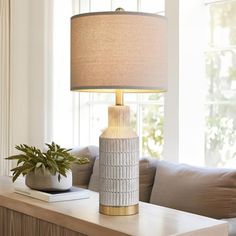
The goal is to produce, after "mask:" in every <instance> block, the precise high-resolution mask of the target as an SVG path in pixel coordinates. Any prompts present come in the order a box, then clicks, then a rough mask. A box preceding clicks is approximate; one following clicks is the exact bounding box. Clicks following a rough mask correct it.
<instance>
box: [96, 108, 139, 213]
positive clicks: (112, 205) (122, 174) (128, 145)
mask: <svg viewBox="0 0 236 236" xmlns="http://www.w3.org/2000/svg"><path fill="white" fill-rule="evenodd" d="M108 117H109V121H108V128H107V129H106V130H105V131H104V132H103V134H102V135H101V136H100V139H99V152H100V153H99V156H100V159H99V165H100V166H99V169H100V186H99V188H100V194H99V199H100V213H102V214H106V215H133V214H137V213H138V202H139V140H138V136H137V134H136V133H135V132H134V131H133V130H132V128H131V127H130V109H129V107H128V106H111V107H109V110H108Z"/></svg>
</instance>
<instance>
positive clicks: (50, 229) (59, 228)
mask: <svg viewBox="0 0 236 236" xmlns="http://www.w3.org/2000/svg"><path fill="white" fill-rule="evenodd" d="M139 205H140V213H139V214H138V215H133V216H115V217H114V216H106V215H102V214H99V196H98V193H95V192H90V198H89V199H83V200H76V201H65V202H56V203H47V202H43V201H40V200H37V199H33V198H30V197H27V196H23V195H20V194H16V193H14V192H13V184H12V183H11V179H10V178H8V177H0V207H1V210H0V236H12V235H17V236H25V235H24V234H23V233H25V232H29V233H28V234H27V236H31V232H32V236H34V235H36V236H37V235H39V236H41V235H44V236H47V235H53V236H54V235H55V236H57V235H59V236H63V235H67V234H68V235H72V236H74V235H91V236H93V235H94V236H100V235H101V236H124V235H137V236H167V235H181V236H183V235H184V236H226V235H228V228H227V223H226V222H224V221H220V220H215V219H211V218H207V217H203V216H199V215H195V214H190V213H186V212H183V211H177V210H174V209H170V208H165V207H160V206H157V205H152V204H149V203H143V202H139ZM8 222H11V223H10V225H9V223H8ZM27 230H28V231H27ZM34 230H36V231H37V232H39V234H34ZM19 232H23V233H22V235H20V234H19ZM58 232H60V234H58ZM40 233H41V234H40ZM78 233H79V234H78Z"/></svg>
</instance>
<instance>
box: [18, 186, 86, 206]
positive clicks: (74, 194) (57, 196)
mask: <svg viewBox="0 0 236 236" xmlns="http://www.w3.org/2000/svg"><path fill="white" fill-rule="evenodd" d="M14 191H15V192H16V193H19V194H23V195H26V196H29V197H32V198H36V199H39V200H42V201H46V202H60V201H69V200H78V199H85V198H89V190H87V189H83V188H79V187H75V186H73V187H71V188H70V189H69V190H67V191H63V192H44V191H39V190H34V189H30V188H28V187H27V186H26V185H25V184H24V183H23V182H18V183H16V184H15V185H14Z"/></svg>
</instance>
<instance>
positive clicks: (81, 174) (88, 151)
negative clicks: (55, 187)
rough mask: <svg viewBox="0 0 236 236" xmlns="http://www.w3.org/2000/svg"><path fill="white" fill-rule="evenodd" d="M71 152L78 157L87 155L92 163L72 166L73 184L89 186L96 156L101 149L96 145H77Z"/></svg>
mask: <svg viewBox="0 0 236 236" xmlns="http://www.w3.org/2000/svg"><path fill="white" fill-rule="evenodd" d="M71 153H72V154H73V155H75V156H77V157H79V156H81V155H82V156H86V157H87V158H88V159H89V160H90V163H88V164H84V165H76V164H74V165H73V166H72V178H73V185H78V186H80V187H84V188H88V184H89V181H90V176H91V174H92V171H93V164H94V160H95V159H96V157H97V156H98V155H99V149H98V147H96V146H88V147H77V148H73V149H72V150H71Z"/></svg>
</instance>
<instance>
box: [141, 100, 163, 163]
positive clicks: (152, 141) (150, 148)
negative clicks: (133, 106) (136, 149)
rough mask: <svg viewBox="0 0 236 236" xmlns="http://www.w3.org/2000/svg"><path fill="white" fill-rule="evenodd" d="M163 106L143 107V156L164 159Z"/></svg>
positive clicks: (151, 105)
mask: <svg viewBox="0 0 236 236" xmlns="http://www.w3.org/2000/svg"><path fill="white" fill-rule="evenodd" d="M163 123H164V106H163V105H156V104H150V105H143V106H142V134H143V136H142V151H143V153H142V154H143V156H151V157H157V158H159V159H160V158H161V157H162V151H163V142H164V139H163Z"/></svg>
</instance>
